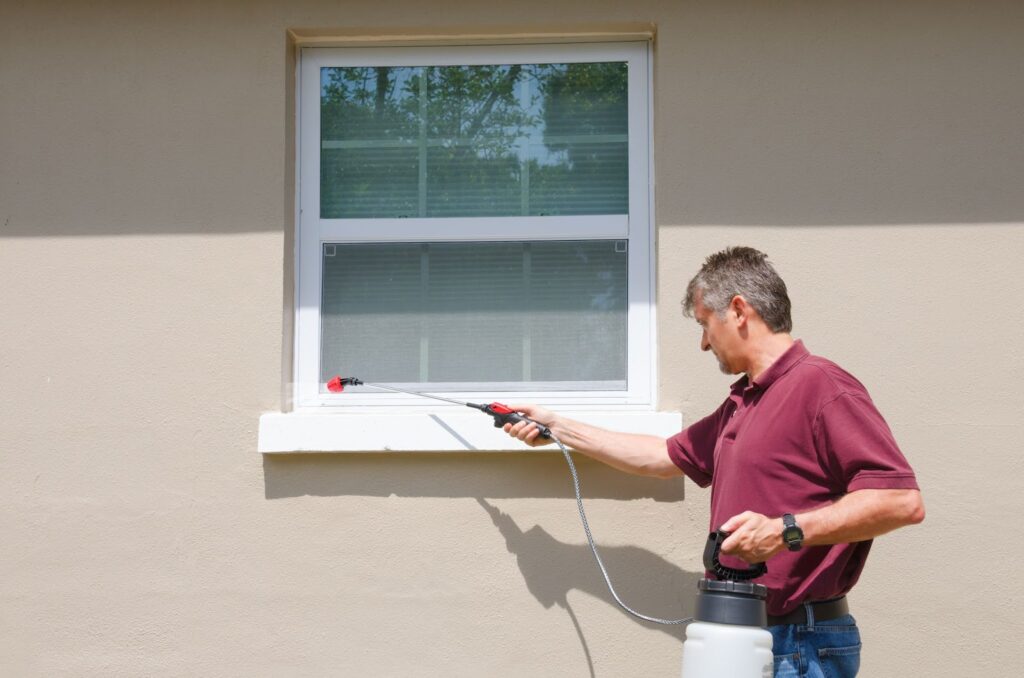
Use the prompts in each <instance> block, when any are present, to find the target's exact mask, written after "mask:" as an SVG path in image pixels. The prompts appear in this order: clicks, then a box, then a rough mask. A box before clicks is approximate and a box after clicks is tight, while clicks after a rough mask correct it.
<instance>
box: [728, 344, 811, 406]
mask: <svg viewBox="0 0 1024 678" xmlns="http://www.w3.org/2000/svg"><path fill="white" fill-rule="evenodd" d="M810 354H811V353H810V351H808V350H807V348H806V347H805V346H804V342H803V341H801V340H800V339H797V340H796V341H794V342H793V345H792V346H790V347H789V348H788V349H786V352H785V353H783V354H782V355H780V356H779V357H778V358H776V360H775V362H773V363H772V364H771V365H769V366H768V369H766V370H765V371H764V372H762V373H761V376H759V377H758V378H757V379H756V380H755V381H754V382H753V384H752V386H753V388H757V389H760V390H764V389H766V388H768V387H769V386H771V385H772V384H774V383H775V382H776V381H778V380H779V378H780V377H781V376H782V375H784V374H785V373H786V372H789V371H790V370H791V369H793V367H795V366H796V365H797V364H798V363H799V362H800V361H802V360H803V359H804V358H806V357H807V356H809V355H810ZM748 385H750V377H749V376H747V375H746V374H744V375H743V376H742V377H740V378H739V380H738V381H736V382H735V383H733V385H732V387H731V388H732V391H733V392H734V393H735V392H742V391H744V390H745V389H746V388H747V386H748Z"/></svg>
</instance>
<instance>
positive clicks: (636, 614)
mask: <svg viewBox="0 0 1024 678" xmlns="http://www.w3.org/2000/svg"><path fill="white" fill-rule="evenodd" d="M550 438H551V439H552V440H554V441H555V443H556V444H557V445H558V447H559V448H560V449H561V450H562V455H564V456H565V461H566V462H567V463H568V464H569V471H570V472H571V473H572V484H573V489H574V490H576V506H577V507H578V508H579V510H580V520H581V521H582V522H583V531H584V532H586V533H587V541H588V542H589V543H590V550H591V551H593V552H594V559H595V560H596V561H597V566H598V567H599V568H601V575H602V576H603V577H604V582H605V584H607V585H608V591H610V592H611V594H612V598H614V599H615V602H616V603H618V604H619V607H621V608H622V609H623V610H625V611H626V612H628V613H630V614H631V615H633V616H634V617H636V618H638V619H643V620H644V621H649V622H654V623H655V624H689V623H690V622H692V621H693V617H686V618H684V619H659V618H658V617H649V616H647V615H646V614H641V613H639V612H637V611H636V610H634V609H633V608H631V607H630V606H629V605H626V604H625V603H624V602H622V599H621V598H619V594H618V593H616V592H615V587H613V586H612V580H611V578H610V577H609V576H608V570H606V569H605V567H604V563H603V562H602V561H601V556H600V555H598V553H597V546H595V545H594V535H592V534H591V533H590V525H588V524H587V514H586V512H585V511H584V510H583V498H582V497H581V496H580V477H579V474H578V473H576V465H575V464H573V463H572V456H571V455H570V454H569V450H567V449H566V447H565V445H563V444H562V441H561V440H559V439H558V438H556V437H555V436H554V434H552V435H551V436H550Z"/></svg>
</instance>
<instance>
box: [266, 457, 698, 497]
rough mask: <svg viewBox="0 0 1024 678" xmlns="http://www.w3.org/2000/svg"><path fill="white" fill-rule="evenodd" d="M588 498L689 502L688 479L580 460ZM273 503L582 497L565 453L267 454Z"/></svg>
mask: <svg viewBox="0 0 1024 678" xmlns="http://www.w3.org/2000/svg"><path fill="white" fill-rule="evenodd" d="M573 461H574V463H575V464H576V466H577V468H578V469H579V473H580V485H581V489H582V492H583V497H584V499H586V498H592V499H638V498H649V499H654V500H655V501H672V502H675V501H682V500H683V497H684V492H683V490H684V487H685V486H684V484H683V479H682V478H674V479H671V480H660V479H656V478H645V477H641V476H634V475H629V474H627V473H622V472H620V471H616V470H615V469H612V468H609V467H607V466H605V465H603V464H599V463H597V462H593V461H591V460H589V459H585V458H582V457H581V456H580V455H578V454H577V455H573ZM263 477H264V482H265V492H266V498H267V499H282V498H286V497H302V496H316V497H335V496H367V497H388V496H391V495H395V496H399V497H492V498H495V499H504V498H523V497H533V498H541V497H542V498H568V497H575V494H574V493H573V488H572V476H571V475H570V474H569V468H568V466H566V464H565V459H563V458H562V455H561V454H557V453H549V452H529V453H523V454H517V453H511V454H509V453H495V454H487V453H480V452H477V453H437V452H429V453H408V452H401V453H394V452H382V453H365V454H344V455H341V454H287V455H274V454H265V455H263Z"/></svg>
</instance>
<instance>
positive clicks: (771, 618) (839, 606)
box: [768, 596, 850, 626]
mask: <svg viewBox="0 0 1024 678" xmlns="http://www.w3.org/2000/svg"><path fill="white" fill-rule="evenodd" d="M807 605H810V606H811V609H812V610H813V611H814V623H815V624H817V623H818V622H823V621H828V620H829V619H836V618H838V617H842V616H843V615H847V614H850V605H849V603H847V602H846V596H843V597H841V598H833V599H832V600H823V601H821V602H820V603H803V604H801V605H800V607H798V608H796V609H795V610H793V611H792V612H790V613H789V614H783V615H778V616H776V615H773V614H770V615H768V626H776V625H778V624H802V625H806V624H807Z"/></svg>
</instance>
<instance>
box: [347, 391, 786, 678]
mask: <svg viewBox="0 0 1024 678" xmlns="http://www.w3.org/2000/svg"><path fill="white" fill-rule="evenodd" d="M346 386H369V387H372V388H378V389H383V390H385V391H393V392H395V393H406V394H409V395H414V396H420V397H423V398H431V399H434V400H441V401H444V402H448V403H452V404H455V405H465V406H466V407H472V408H473V409H476V410H480V411H481V412H483V413H485V414H489V415H490V416H491V417H493V418H494V426H495V427H496V428H501V427H503V426H504V425H505V424H515V423H517V422H520V421H529V422H532V423H534V424H536V425H537V428H538V430H539V431H540V434H541V436H543V437H545V438H549V439H550V440H552V441H553V442H554V443H555V444H556V445H558V447H559V449H561V450H562V455H563V456H564V457H565V461H566V463H568V465H569V472H570V473H571V474H572V482H573V489H574V490H575V492H576V506H577V508H578V509H579V513H580V520H581V522H582V523H583V531H584V532H585V533H586V535H587V542H588V543H589V544H590V550H591V551H592V552H593V554H594V559H595V560H596V561H597V566H598V568H600V570H601V574H602V576H603V577H604V581H605V584H606V585H607V586H608V591H609V592H610V593H611V594H612V597H613V598H614V599H615V602H616V603H618V604H619V607H621V608H622V609H623V610H625V611H626V612H628V613H629V614H631V615H633V616H634V617H637V618H639V619H643V620H644V621H649V622H654V623H656V624H689V626H688V627H687V629H686V642H684V643H683V677H684V678H766V677H770V676H771V675H772V665H773V656H772V635H771V633H769V632H768V631H767V630H766V629H765V625H766V623H767V612H766V609H765V598H766V596H767V594H768V590H767V588H766V587H765V586H763V585H761V584H754V583H752V582H750V580H751V579H755V578H757V577H760V576H761V575H763V574H765V573H766V572H767V571H768V568H767V566H765V564H764V563H758V564H756V565H754V566H752V567H750V568H747V569H744V570H740V569H735V568H730V567H726V566H725V565H722V564H721V562H719V559H718V555H719V552H720V550H721V548H722V542H723V541H725V538H726V537H728V536H729V534H728V533H727V532H722V531H721V530H719V531H717V532H712V533H711V534H710V535H709V537H708V542H707V544H706V545H705V548H704V567H705V569H706V570H708V571H709V572H712V573H714V575H715V576H716V577H717V579H701V580H700V581H699V582H698V583H697V589H698V593H697V613H696V615H695V616H694V617H686V618H684V619H660V618H658V617H651V616H648V615H645V614H641V613H640V612H637V611H636V610H634V609H632V608H631V607H629V606H628V605H626V604H625V603H624V602H622V599H621V598H619V594H618V593H616V591H615V588H614V587H613V586H612V581H611V578H610V577H609V576H608V570H607V569H605V566H604V562H603V561H602V560H601V556H600V555H599V554H598V552H597V546H596V545H595V544H594V536H593V535H592V534H591V533H590V525H589V524H588V523H587V514H586V512H585V511H584V510H583V497H582V495H581V494H580V479H579V474H578V473H577V472H576V465H575V464H574V463H573V461H572V456H571V455H570V454H569V450H568V449H566V447H565V445H563V444H562V441H561V440H559V439H558V437H557V436H555V435H554V434H553V433H552V432H551V429H550V428H548V427H547V426H544V425H543V424H541V423H540V422H535V421H533V420H532V419H530V418H528V417H526V416H525V415H523V414H522V413H520V412H516V411H515V410H513V409H512V408H511V407H509V406H508V405H504V404H502V403H498V402H494V403H488V404H479V403H470V402H465V401H462V400H454V399H452V398H444V397H442V396H437V395H431V394H428V393H421V392H418V391H408V390H405V389H401V388H396V387H394V386H386V385H384V384H371V383H367V382H364V381H362V380H361V379H357V378H355V377H340V376H335V377H334V378H332V379H331V380H330V381H328V382H327V389H328V390H329V391H330V392H331V393H341V392H342V391H344V390H345V387H346Z"/></svg>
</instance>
